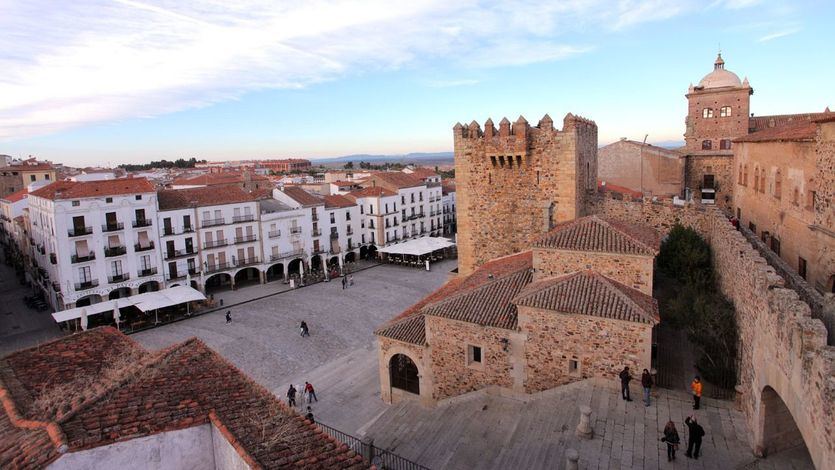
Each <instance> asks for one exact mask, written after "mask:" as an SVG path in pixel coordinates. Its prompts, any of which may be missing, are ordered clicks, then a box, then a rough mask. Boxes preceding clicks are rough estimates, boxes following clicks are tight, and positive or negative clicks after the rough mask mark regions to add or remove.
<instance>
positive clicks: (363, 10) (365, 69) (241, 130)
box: [0, 0, 835, 166]
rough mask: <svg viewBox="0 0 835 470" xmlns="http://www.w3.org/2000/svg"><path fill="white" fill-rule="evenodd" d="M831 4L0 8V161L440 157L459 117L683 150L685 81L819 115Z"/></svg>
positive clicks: (433, 2)
mask: <svg viewBox="0 0 835 470" xmlns="http://www.w3.org/2000/svg"><path fill="white" fill-rule="evenodd" d="M833 20H835V2H832V1H829V0H820V1H808V0H798V1H785V2H783V1H773V0H713V1H711V0H679V1H674V0H669V1H667V0H608V1H607V0H545V1H539V0H520V1H513V0H506V1H497V2H483V1H470V0H455V1H450V0H410V1H399V0H345V1H343V0H334V1H320V0H305V1H302V2H299V1H292V2H287V1H281V0H279V1H275V0H272V1H270V0H264V1H259V0H241V1H235V2H229V1H226V0H215V1H206V2H194V1H188V0H172V1H155V0H154V1H152V0H148V1H142V0H137V1H134V0H112V1H88V0H74V1H72V2H65V1H54V2H49V1H40V0H32V1H22V0H21V1H11V0H0V70H1V71H2V72H0V154H8V155H12V156H15V157H26V156H28V155H34V156H36V157H38V158H39V159H44V160H50V161H53V162H61V163H64V164H66V165H70V166H84V165H117V164H120V163H135V162H147V161H150V160H158V159H162V158H166V159H169V160H170V159H176V158H181V157H182V158H190V157H197V158H205V159H207V160H227V159H229V160H237V159H250V158H288V157H301V158H316V157H333V156H340V155H347V154H355V153H370V154H402V153H408V152H438V151H451V150H452V127H453V126H454V125H455V123H456V122H459V121H460V122H463V123H468V122H470V121H472V120H476V121H478V122H479V123H482V125H483V123H484V121H486V120H487V118H492V119H493V121H495V122H498V121H499V120H501V118H502V117H505V116H506V117H508V119H510V120H511V121H515V120H516V118H518V117H519V116H520V115H523V116H524V117H525V118H526V119H527V120H528V121H529V122H531V124H533V125H535V124H536V123H537V122H538V121H539V119H540V118H541V117H542V116H543V115H544V114H545V113H548V114H549V115H550V116H551V117H552V118H553V119H554V121H555V124H560V122H561V119H562V117H563V116H564V115H565V114H567V113H569V112H571V113H574V114H579V115H581V116H584V117H587V118H590V119H593V120H595V121H596V122H597V124H598V128H599V143H600V144H601V145H602V144H605V143H608V142H611V141H614V140H617V139H618V138H619V137H629V138H633V139H637V140H640V139H642V138H643V136H644V135H645V134H647V135H648V136H649V137H648V141H649V142H655V143H669V142H675V141H682V140H683V137H682V134H683V132H684V117H685V114H686V109H687V108H686V106H687V102H686V99H685V97H684V95H685V93H686V92H687V88H688V86H689V85H690V84H691V83H698V81H699V80H700V79H701V78H702V77H703V76H704V75H705V74H707V73H709V72H710V71H711V70H712V68H713V61H714V60H715V58H716V53H717V51H718V50H720V48H721V51H722V56H723V58H724V59H725V62H726V65H725V67H726V69H728V70H731V71H733V72H735V73H737V74H738V75H739V76H740V78H744V77H748V78H749V81H750V83H751V86H752V87H753V88H754V90H755V94H754V96H752V104H751V110H752V112H754V113H756V114H782V113H796V112H810V111H816V112H817V111H822V110H823V109H824V108H825V107H827V106H830V107H832V108H833V109H835V97H833V93H835V92H833V90H834V89H835V88H833V86H832V84H833V81H832V80H833V79H832V77H833V76H835V60H832V55H831V54H832V53H831V51H830V50H829V47H830V46H831V44H833V43H835V28H832V24H833Z"/></svg>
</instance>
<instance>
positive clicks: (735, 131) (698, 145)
mask: <svg viewBox="0 0 835 470" xmlns="http://www.w3.org/2000/svg"><path fill="white" fill-rule="evenodd" d="M753 93H754V90H753V88H751V86H750V85H749V84H748V79H747V78H746V79H745V80H744V81H740V80H739V77H738V76H737V75H736V74H735V73H733V72H731V71H729V70H725V61H724V59H722V54H719V55H718V56H717V57H716V61H715V62H714V63H713V71H712V72H710V73H709V74H707V75H705V76H704V78H702V79H701V81H699V84H698V85H696V86H693V85H690V88H689V89H688V91H687V95H686V96H687V118H686V119H685V132H684V141H685V148H684V152H685V154H686V159H685V168H684V174H685V176H684V178H685V182H684V184H685V186H686V187H687V188H689V189H690V190H691V191H692V192H693V194H694V197H695V198H696V199H700V198H701V197H702V195H703V194H704V195H705V196H712V197H713V198H714V201H715V203H716V204H718V205H724V206H726V207H730V206H731V201H730V198H731V196H732V194H733V186H732V185H733V178H732V177H731V173H732V172H733V149H732V146H733V140H734V139H736V138H737V137H742V136H744V135H747V134H748V115H749V110H750V102H751V99H750V96H751V95H752V94H753ZM703 189H707V190H708V191H705V192H704V193H703V191H702V190H703Z"/></svg>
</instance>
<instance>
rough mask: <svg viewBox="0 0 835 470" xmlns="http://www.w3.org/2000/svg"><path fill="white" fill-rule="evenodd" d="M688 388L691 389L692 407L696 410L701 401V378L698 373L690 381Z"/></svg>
mask: <svg viewBox="0 0 835 470" xmlns="http://www.w3.org/2000/svg"><path fill="white" fill-rule="evenodd" d="M690 390H692V391H693V409H694V410H698V409H699V406H700V405H701V402H702V380H701V379H700V378H699V376H698V375H697V376H696V377H695V378H694V379H693V382H692V383H690Z"/></svg>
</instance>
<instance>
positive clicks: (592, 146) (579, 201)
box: [453, 113, 597, 275]
mask: <svg viewBox="0 0 835 470" xmlns="http://www.w3.org/2000/svg"><path fill="white" fill-rule="evenodd" d="M453 134H454V137H455V181H456V188H457V194H456V197H457V203H458V207H457V215H458V256H459V258H458V269H459V273H461V274H464V275H466V274H469V273H471V272H472V271H473V270H474V269H475V268H476V267H477V266H479V265H481V264H483V263H484V262H486V261H488V260H491V259H493V258H496V257H499V256H504V255H508V254H511V253H516V252H518V251H521V250H524V249H526V248H528V247H529V246H530V243H531V242H532V241H533V240H534V239H535V238H537V237H539V236H540V235H542V234H544V233H546V232H547V231H548V230H549V229H550V228H551V227H553V226H554V225H556V224H557V223H560V222H563V221H566V220H572V219H574V218H577V217H580V216H581V215H583V209H584V205H585V199H586V197H587V195H588V194H589V193H590V192H593V191H594V190H595V189H596V187H597V125H596V124H595V123H594V122H593V121H590V120H588V119H583V118H581V117H577V116H574V115H572V114H570V113H569V114H568V115H566V116H565V119H564V120H563V128H562V130H558V129H555V128H554V121H553V120H551V118H550V117H549V116H548V115H547V114H546V115H545V117H543V118H542V119H541V120H540V121H539V124H538V125H537V126H536V127H531V126H530V125H529V124H528V122H527V121H526V120H525V118H523V117H521V116H520V117H519V119H518V120H516V122H515V123H513V124H511V122H510V121H508V120H507V118H505V119H502V121H501V122H500V123H499V128H498V129H496V128H495V127H494V125H493V121H492V120H489V119H488V120H487V122H486V123H485V124H484V130H483V131H482V129H481V127H480V126H479V124H478V123H477V122H475V121H473V122H472V123H471V124H470V125H469V126H467V127H464V126H463V125H461V124H460V123H459V124H456V125H455V127H454V128H453Z"/></svg>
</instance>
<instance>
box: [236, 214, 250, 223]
mask: <svg viewBox="0 0 835 470" xmlns="http://www.w3.org/2000/svg"><path fill="white" fill-rule="evenodd" d="M253 220H255V216H254V215H252V214H249V215H236V216H234V217H232V223H233V224H237V223H241V222H252V221H253Z"/></svg>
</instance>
